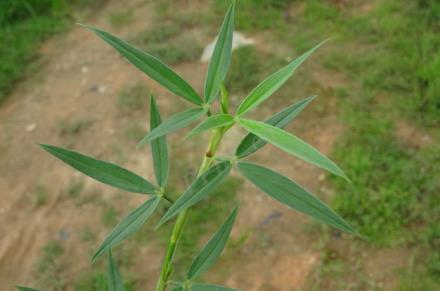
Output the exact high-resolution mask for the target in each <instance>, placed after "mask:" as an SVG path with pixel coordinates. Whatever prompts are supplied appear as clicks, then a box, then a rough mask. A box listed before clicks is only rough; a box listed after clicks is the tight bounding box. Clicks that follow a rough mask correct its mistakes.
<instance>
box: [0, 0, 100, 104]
mask: <svg viewBox="0 0 440 291" xmlns="http://www.w3.org/2000/svg"><path fill="white" fill-rule="evenodd" d="M79 2H81V1H78V0H75V1H64V0H39V1H16V0H2V1H0V103H1V102H2V101H4V100H5V99H6V97H7V95H8V94H9V93H10V92H11V91H12V89H13V88H14V86H15V84H16V83H17V82H18V81H19V80H20V79H22V78H23V77H25V76H26V75H28V74H29V72H28V70H27V69H28V65H29V64H32V63H34V61H35V60H38V59H39V49H38V47H39V46H40V45H41V43H43V42H44V41H45V40H47V39H48V38H49V37H50V36H52V35H54V34H56V33H59V32H62V31H65V30H66V29H67V28H68V27H70V25H71V23H72V21H70V20H69V19H70V16H71V15H72V11H74V10H76V8H77V7H78V6H92V4H96V3H97V2H96V1H87V3H81V4H84V5H80V3H79ZM91 2H93V3H91ZM99 2H100V3H99V4H101V5H102V3H101V2H102V1H99ZM11 48H14V49H11Z"/></svg>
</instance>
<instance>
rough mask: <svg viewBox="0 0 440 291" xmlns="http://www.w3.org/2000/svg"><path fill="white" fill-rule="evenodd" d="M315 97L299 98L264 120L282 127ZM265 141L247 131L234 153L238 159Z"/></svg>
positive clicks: (259, 146) (262, 144) (256, 148)
mask: <svg viewBox="0 0 440 291" xmlns="http://www.w3.org/2000/svg"><path fill="white" fill-rule="evenodd" d="M315 98H316V96H311V97H308V98H306V99H303V100H300V101H298V102H296V103H294V104H292V105H290V106H289V107H287V108H285V109H283V110H282V111H280V112H278V113H277V114H275V115H273V116H272V117H270V118H269V119H267V120H265V121H264V122H265V123H267V124H270V125H273V126H276V127H279V128H284V127H285V126H286V125H287V124H288V123H289V122H290V121H292V120H293V119H294V118H295V117H296V116H297V115H298V114H299V113H301V111H302V110H303V109H304V108H305V107H306V106H307V105H308V104H309V103H310V102H311V101H312V100H313V99H315ZM266 143H267V142H266V141H264V140H262V139H261V138H259V137H258V136H256V135H255V134H253V133H249V134H248V135H247V136H246V137H245V138H244V139H243V140H242V141H241V142H240V144H239V145H238V147H237V149H236V150H235V155H236V156H237V157H238V158H240V159H242V158H245V157H247V156H249V155H251V154H253V153H254V152H256V151H257V150H259V149H260V148H262V147H263V146H264V145H265V144H266Z"/></svg>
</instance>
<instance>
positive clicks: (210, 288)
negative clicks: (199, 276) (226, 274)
mask: <svg viewBox="0 0 440 291" xmlns="http://www.w3.org/2000/svg"><path fill="white" fill-rule="evenodd" d="M191 290H192V291H238V290H237V289H232V288H227V287H223V286H218V285H211V284H202V283H198V284H193V285H192V286H191Z"/></svg>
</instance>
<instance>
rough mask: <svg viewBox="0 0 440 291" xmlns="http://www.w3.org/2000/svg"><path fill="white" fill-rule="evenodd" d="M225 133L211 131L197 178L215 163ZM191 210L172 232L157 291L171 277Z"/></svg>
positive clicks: (220, 129) (182, 215)
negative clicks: (176, 253) (178, 245)
mask: <svg viewBox="0 0 440 291" xmlns="http://www.w3.org/2000/svg"><path fill="white" fill-rule="evenodd" d="M224 133H225V131H224V130H223V129H222V128H218V129H213V130H212V131H211V137H210V139H209V144H208V149H207V150H206V154H205V157H204V158H203V161H202V164H201V165H200V169H199V173H198V174H197V177H198V176H200V175H201V174H203V173H204V172H205V171H206V170H207V169H209V167H210V166H211V164H212V162H213V161H214V156H215V153H216V151H217V149H218V146H219V145H220V142H221V140H222V138H223V135H224ZM189 210H190V209H189V208H187V209H185V210H184V211H182V212H180V213H179V215H178V216H177V220H176V223H175V224H174V227H173V231H172V232H171V237H170V239H169V241H168V247H167V251H166V254H165V259H164V262H163V264H162V270H161V272H160V276H159V280H158V281H157V284H156V289H155V290H156V291H165V289H166V285H167V282H168V278H169V277H170V275H171V273H172V270H173V266H172V261H173V257H174V254H175V251H176V247H177V243H178V241H179V239H180V237H181V235H182V232H183V228H184V226H185V222H186V220H187V219H188V214H189Z"/></svg>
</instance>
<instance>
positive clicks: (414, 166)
mask: <svg viewBox="0 0 440 291" xmlns="http://www.w3.org/2000/svg"><path fill="white" fill-rule="evenodd" d="M259 2H260V1H239V3H238V5H239V6H241V7H240V9H239V10H238V21H237V22H238V26H239V29H241V30H245V31H249V32H253V31H255V30H260V29H264V28H268V29H271V30H270V31H271V36H276V37H277V38H278V40H279V41H280V42H281V43H283V44H285V45H288V46H290V47H291V48H292V50H294V51H295V52H301V51H305V50H306V49H309V48H310V47H312V46H313V45H314V44H316V43H317V42H319V41H320V40H322V39H325V38H327V37H333V40H332V41H331V42H330V43H329V44H328V45H326V46H325V47H324V48H323V49H320V52H319V54H320V55H319V58H316V57H315V58H314V59H313V62H314V64H315V65H317V66H316V67H315V68H317V69H318V70H322V69H327V70H329V71H330V72H335V73H338V74H342V75H343V76H345V79H346V84H345V85H343V86H339V87H336V88H335V89H332V90H330V91H326V92H321V93H323V95H325V96H324V97H326V98H332V96H334V97H333V98H335V101H334V102H335V104H337V107H336V109H337V111H336V112H334V114H337V115H338V116H339V122H340V123H341V124H343V125H344V129H345V130H344V133H343V134H342V135H341V136H340V138H339V139H338V141H337V143H336V145H335V147H334V151H333V154H332V158H333V159H334V160H335V161H337V162H338V164H339V165H340V166H341V167H342V168H343V169H344V170H345V171H346V172H347V174H348V176H349V177H350V178H351V179H352V180H353V183H352V184H347V183H344V182H343V181H340V180H339V179H337V178H331V179H330V181H331V182H332V185H333V187H334V188H335V193H337V195H335V197H334V199H333V201H332V204H333V206H335V207H336V210H337V211H338V212H339V213H340V214H341V215H342V216H343V217H344V218H347V219H348V220H349V221H350V222H351V223H352V224H353V225H354V226H355V227H356V229H358V230H359V231H360V232H361V233H362V234H363V235H364V236H366V239H367V240H366V241H359V242H357V243H356V244H359V246H358V248H359V249H361V250H362V249H364V248H367V246H368V247H375V248H377V249H380V248H386V247H389V246H396V245H398V246H401V247H405V248H408V249H409V250H410V251H411V252H412V253H414V254H415V255H414V262H413V265H412V266H405V268H404V269H403V270H401V271H400V272H399V273H400V274H402V275H401V277H400V283H399V286H398V289H399V290H433V289H435V288H434V286H437V287H438V286H439V284H440V272H439V271H440V265H439V264H438V261H439V258H440V251H439V250H440V223H439V221H440V208H439V206H438V205H440V174H439V173H440V166H439V165H440V163H439V161H440V144H439V142H438V140H439V137H440V134H439V132H438V130H437V129H438V126H439V125H440V94H438V92H439V88H440V85H439V84H440V78H439V76H440V38H439V37H438V31H439V28H440V3H439V2H438V1H430V0H417V1H410V2H401V1H397V0H383V1H377V2H374V3H371V8H369V9H368V10H363V9H362V5H356V4H354V3H352V4H350V3H344V2H342V1H341V3H339V4H338V5H336V4H334V3H332V2H330V1H322V0H310V1H305V2H304V3H299V2H294V1H285V2H283V1H281V2H278V1H261V3H263V2H264V4H263V5H265V7H266V8H267V9H252V8H253V7H254V5H258V4H259ZM287 2H289V3H287ZM224 5H225V4H224V3H222V2H220V1H219V2H215V4H214V6H215V7H217V8H218V7H220V8H221V9H224ZM284 16H286V17H284ZM242 50H243V51H242V52H240V50H239V51H237V52H236V55H235V56H234V57H235V58H238V59H240V61H241V60H243V63H242V66H246V67H247V68H246V69H244V68H243V71H248V70H251V71H257V72H258V70H257V68H258V67H260V66H259V65H257V63H258V62H259V61H260V59H262V58H261V56H258V55H257V53H258V52H255V51H250V48H243V49H242ZM246 50H248V51H246ZM246 55H251V56H252V57H249V58H247V57H246ZM232 66H233V68H234V69H233V70H232V71H233V73H232V74H231V75H230V76H229V77H230V80H229V87H231V88H233V89H236V88H240V89H241V90H243V91H247V90H249V88H251V87H252V86H253V85H254V84H255V83H256V82H257V79H258V78H255V80H254V78H253V77H254V76H251V77H250V78H248V79H245V78H243V79H242V80H241V79H240V76H241V74H240V71H241V68H240V67H238V66H235V67H234V64H233V65H232ZM319 66H321V68H319ZM234 74H235V76H234ZM300 75H301V74H297V75H296V78H295V77H294V79H295V80H293V81H292V82H291V83H292V85H287V86H286V90H288V91H289V92H290V93H292V92H294V93H295V94H296V93H297V92H303V91H304V89H305V88H308V89H313V88H312V87H313V86H312V85H313V84H310V83H307V82H302V81H299V80H298V78H299V79H301V76H300ZM246 77H248V76H246ZM232 84H234V85H232ZM315 90H316V89H315ZM318 91H319V88H318ZM286 93H287V91H285V90H284V89H283V90H281V91H280V93H279V95H285V94H286ZM310 93H319V92H316V91H315V92H310ZM274 97H276V98H279V97H278V94H277V96H274ZM274 102H275V101H274ZM332 114H333V113H332ZM401 122H405V123H406V124H408V125H409V126H411V127H413V128H414V130H415V131H416V132H417V133H418V134H416V135H415V137H414V138H418V139H419V140H418V141H417V142H413V141H411V140H405V139H403V137H401V136H399V135H398V131H397V127H398V124H400V123H401ZM424 135H429V136H430V140H431V142H424V141H423V140H420V138H421V137H423V136H424ZM420 144H421V145H420ZM325 250H326V247H324V250H323V251H325ZM354 254H357V253H356V252H354ZM323 264H324V265H323V267H322V268H323V269H322V272H323V274H322V277H325V276H326V277H327V278H329V277H332V278H331V279H329V280H333V282H330V283H328V281H327V283H328V284H330V286H333V287H332V288H333V289H341V288H343V285H344V284H343V283H344V282H340V281H339V282H338V280H339V279H338V278H344V279H348V278H349V277H347V274H351V275H353V274H352V273H350V268H349V267H347V266H349V265H350V264H352V263H351V261H349V258H345V257H344V256H342V257H340V258H338V259H337V260H336V261H334V260H331V259H328V260H324V262H323ZM329 274H330V275H329ZM350 280H354V281H355V283H354V284H357V285H356V286H357V288H359V289H362V288H366V289H368V288H372V285H370V284H373V283H372V282H369V279H368V278H366V275H365V276H356V277H355V278H354V279H353V278H350ZM341 283H342V285H341ZM317 286H318V287H317V288H318V290H319V288H325V287H329V286H322V285H319V283H317Z"/></svg>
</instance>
